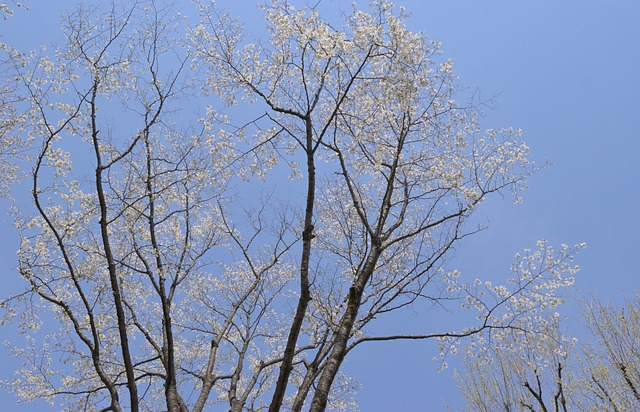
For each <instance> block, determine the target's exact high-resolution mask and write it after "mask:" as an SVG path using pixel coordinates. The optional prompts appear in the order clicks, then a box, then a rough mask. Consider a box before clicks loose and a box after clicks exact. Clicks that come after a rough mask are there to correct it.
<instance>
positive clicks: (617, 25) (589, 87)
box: [0, 0, 640, 411]
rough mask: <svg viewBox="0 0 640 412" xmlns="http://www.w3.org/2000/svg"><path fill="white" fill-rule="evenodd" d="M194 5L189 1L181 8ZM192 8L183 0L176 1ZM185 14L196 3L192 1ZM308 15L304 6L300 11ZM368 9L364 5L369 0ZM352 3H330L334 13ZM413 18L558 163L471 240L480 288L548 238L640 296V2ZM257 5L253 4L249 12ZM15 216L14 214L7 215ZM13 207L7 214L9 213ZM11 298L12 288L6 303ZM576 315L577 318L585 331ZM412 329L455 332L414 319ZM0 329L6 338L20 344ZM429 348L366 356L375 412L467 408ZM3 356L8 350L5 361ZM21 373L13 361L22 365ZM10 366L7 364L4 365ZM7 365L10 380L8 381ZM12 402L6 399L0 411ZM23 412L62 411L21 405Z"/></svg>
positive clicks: (16, 23)
mask: <svg viewBox="0 0 640 412" xmlns="http://www.w3.org/2000/svg"><path fill="white" fill-rule="evenodd" d="M183 1H184V0H183ZM73 3H74V2H73V1H56V2H52V1H50V2H44V1H42V0H31V1H30V2H29V5H30V7H31V9H32V10H31V11H29V12H27V13H24V12H20V13H18V14H17V15H16V16H15V17H14V18H13V19H12V20H11V21H9V22H8V23H7V22H4V21H0V33H1V34H2V35H3V36H4V37H5V38H6V40H7V42H9V40H11V39H22V40H21V41H24V42H26V41H27V40H28V41H33V42H38V43H39V42H44V43H49V42H50V41H51V38H52V37H51V36H52V33H55V31H56V29H57V20H56V19H55V18H53V17H52V16H55V15H56V14H57V12H56V11H55V10H56V9H62V8H64V7H70V5H72V4H73ZM180 3H181V2H180V1H178V4H180ZM184 3H185V5H186V4H187V3H188V2H187V1H184ZM293 3H294V4H300V3H301V2H295V1H294V2H293ZM356 3H357V4H358V5H361V6H364V5H366V2H363V1H358V2H356ZM218 4H219V5H221V6H223V7H229V8H230V9H231V10H232V12H233V13H236V14H238V15H239V16H240V17H241V19H242V20H243V21H244V22H245V24H246V26H247V27H248V28H249V29H252V30H253V31H259V30H260V29H259V28H260V27H261V26H262V20H261V19H260V13H258V12H257V11H255V8H254V6H255V5H257V4H258V2H254V1H242V2H240V1H237V2H235V4H232V2H231V1H229V0H220V1H219V2H218ZM349 4H350V1H346V0H323V7H326V8H340V7H342V8H348V7H349ZM397 4H399V5H403V6H405V7H406V9H407V10H408V11H409V12H411V13H412V14H413V16H412V17H411V19H410V20H409V26H410V27H411V28H412V29H414V30H416V31H423V32H425V33H426V34H427V35H428V36H429V37H430V38H432V39H434V40H438V41H441V42H442V48H443V51H444V56H445V57H451V58H452V59H453V60H454V62H455V71H456V72H457V74H458V75H459V77H460V81H461V83H462V84H463V85H465V86H467V87H469V88H470V89H471V90H473V89H475V88H478V89H479V90H480V91H481V92H482V95H483V96H484V97H490V96H494V95H495V96H496V98H495V104H494V106H495V108H494V109H493V110H491V111H489V112H487V115H486V117H485V119H484V120H483V122H482V125H483V126H484V127H487V128H488V127H501V126H514V127H519V128H522V129H523V130H524V137H525V140H526V141H527V143H528V144H529V146H530V147H531V149H532V152H531V153H532V158H533V159H534V160H536V161H537V162H538V163H544V162H545V161H546V160H548V161H549V162H550V163H552V164H551V165H550V166H549V167H548V168H546V169H545V170H542V171H540V172H539V173H538V174H537V175H535V176H533V177H532V178H531V179H530V182H529V190H528V191H527V192H525V195H524V199H525V201H524V204H523V205H519V206H513V205H512V204H511V198H509V197H506V198H505V199H504V200H494V201H491V202H488V203H487V204H485V205H483V206H482V207H481V208H480V210H479V213H478V216H477V221H478V222H479V223H481V224H486V225H488V229H487V230H486V231H484V232H481V233H480V234H478V235H477V236H476V237H474V238H471V239H468V240H466V241H465V242H464V243H463V244H462V246H461V247H460V248H459V249H458V252H457V256H456V259H457V260H456V262H455V265H454V266H456V267H458V268H459V269H460V270H461V271H462V272H463V273H469V274H472V276H477V277H480V278H491V277H492V276H493V275H494V274H497V275H498V276H500V274H502V273H504V272H505V271H506V270H507V269H508V268H509V265H510V263H511V259H512V257H513V255H514V254H515V253H516V252H517V251H519V250H521V249H522V248H524V247H528V246H533V245H534V244H535V241H536V240H538V239H540V238H547V239H548V240H549V242H550V243H552V244H560V243H567V244H573V243H578V242H586V243H587V245H588V247H587V249H586V250H585V251H584V252H582V253H581V255H580V256H579V260H578V262H579V263H580V265H581V266H582V271H581V272H580V273H579V274H578V276H577V279H576V285H577V290H578V292H577V293H579V294H582V295H587V294H588V293H591V292H594V291H595V292H597V294H598V296H600V297H601V298H602V299H604V300H611V301H613V302H620V301H621V300H622V299H623V298H624V296H625V293H626V294H627V295H631V294H634V293H636V291H638V289H639V286H640V277H639V276H640V273H639V272H640V271H639V269H638V267H639V266H640V265H639V264H638V263H639V260H640V257H639V256H640V254H638V252H637V249H638V247H639V246H640V241H639V240H638V234H639V233H640V214H638V213H637V211H636V210H637V208H638V205H639V204H640V182H638V179H639V178H640V161H639V160H638V156H639V153H640V128H639V127H638V125H637V120H638V119H640V97H639V96H640V25H638V17H640V3H638V2H636V1H633V0H627V1H616V0H612V1H608V2H601V1H592V0H588V1H585V0H583V1H575V0H563V1H557V0H555V1H552V0H536V1H513V0H485V1H477V0H420V1H418V0H414V1H397ZM249 6H250V7H249ZM1 205H2V206H3V207H5V206H6V204H5V203H2V204H1ZM5 210H6V208H5V209H4V210H3V211H2V212H3V213H4V211H5ZM0 224H1V225H2V227H1V228H0V230H1V231H2V232H3V237H2V238H1V240H0V242H1V246H2V248H0V262H2V263H0V270H1V271H2V272H1V274H0V276H2V282H3V284H4V285H8V286H7V287H8V288H9V289H13V290H16V288H18V285H19V283H18V282H17V281H16V278H17V275H16V273H15V271H13V270H12V268H13V267H15V256H16V255H15V250H16V249H17V244H16V242H15V240H16V239H15V236H12V235H11V234H10V233H11V226H10V222H9V220H8V219H4V218H3V219H1V220H0ZM8 293H10V290H6V289H5V290H4V291H3V293H2V295H3V296H5V295H6V294H8ZM575 310H576V306H575V305H569V306H568V307H567V308H566V311H565V312H566V315H567V316H568V321H569V322H572V321H573V317H572V316H573V315H575V313H574V312H573V311H575ZM402 321H403V322H425V321H435V322H440V323H442V322H446V321H447V320H446V319H437V320H432V319H429V313H416V314H414V315H413V316H412V317H411V316H410V317H406V318H403V319H402ZM11 333H12V332H11V331H10V330H8V329H7V328H2V329H0V340H5V339H7V338H8V337H10V335H11ZM436 353H437V352H436V349H435V345H434V344H432V343H427V342H404V343H402V342H400V343H399V342H396V343H386V344H378V345H377V346H371V347H368V348H366V349H362V350H357V351H354V352H353V353H352V354H351V355H350V356H352V358H351V359H350V360H349V361H348V362H347V364H346V366H347V370H348V372H350V373H352V374H353V375H354V376H355V377H356V379H357V380H359V381H360V382H361V383H362V384H363V385H364V388H363V389H362V391H361V392H360V394H359V396H358V398H359V400H360V404H361V409H362V410H363V411H387V410H398V411H404V410H406V411H419V410H429V411H432V410H433V411H439V410H446V408H445V401H446V402H448V403H450V404H451V405H452V406H456V407H458V408H459V407H460V406H461V403H460V400H459V399H457V398H458V393H457V390H456V385H455V383H454V382H452V380H451V376H452V369H450V370H447V371H445V372H441V373H436V368H437V364H435V363H434V362H433V361H432V360H431V359H432V357H433V356H434V355H435V354H436ZM0 356H2V357H3V358H4V357H5V356H6V352H0ZM11 362H12V363H11V364H14V363H13V361H11ZM3 364H4V362H3ZM8 378H10V375H9V373H8V370H7V368H6V367H3V368H2V372H1V375H0V379H8ZM14 402H15V400H14V398H13V397H12V396H11V395H9V394H7V393H5V392H2V391H0V406H3V407H11V406H13V405H14ZM13 410H25V411H27V410H28V411H39V410H42V411H45V410H51V409H49V408H47V407H45V406H42V408H38V407H35V406H34V405H23V406H21V407H17V408H14V409H13Z"/></svg>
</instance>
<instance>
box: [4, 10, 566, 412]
mask: <svg viewBox="0 0 640 412" xmlns="http://www.w3.org/2000/svg"><path fill="white" fill-rule="evenodd" d="M263 11H264V14H265V19H266V28H267V31H268V35H269V37H268V38H267V39H266V40H256V41H251V40H249V39H248V38H247V37H246V36H245V35H244V34H243V28H242V26H241V25H240V24H239V23H238V22H237V21H236V20H234V19H233V18H232V17H231V16H230V15H228V14H226V13H225V12H224V11H223V10H221V9H219V8H217V7H216V6H213V5H209V4H204V3H203V4H199V20H198V21H196V22H194V23H192V24H191V26H188V28H185V27H187V25H186V24H185V21H184V18H183V17H181V16H180V15H178V14H176V13H175V11H174V10H172V9H171V7H164V6H162V5H161V4H160V3H157V2H152V1H149V2H146V1H143V2H138V3H135V4H134V5H126V4H113V5H112V6H111V7H110V8H108V9H106V10H105V9H101V8H100V7H99V6H90V5H82V6H79V8H78V9H77V10H76V11H75V12H73V13H71V14H69V15H67V16H66V18H65V20H64V24H63V27H64V30H65V37H66V40H67V43H66V44H64V45H61V46H59V47H57V48H55V49H54V50H51V51H49V50H42V51H40V52H37V53H36V52H34V53H30V54H20V53H19V52H17V51H13V52H12V54H11V55H10V59H9V61H8V62H6V63H7V64H6V65H5V66H3V67H7V70H10V71H11V73H12V76H14V77H15V78H16V79H17V80H18V83H16V85H17V86H16V87H17V89H16V92H17V93H18V94H17V95H18V96H20V97H21V98H22V99H24V101H23V103H22V104H23V106H24V107H25V113H26V114H25V116H24V118H20V119H19V120H18V123H17V125H18V129H17V130H19V131H20V133H19V134H18V135H19V136H21V138H22V139H23V140H24V141H30V142H32V151H31V155H30V156H31V157H30V162H31V166H32V169H31V172H30V193H31V203H32V205H33V208H32V209H31V210H30V211H29V210H26V208H25V209H24V210H23V209H22V208H21V209H20V211H19V213H18V217H17V220H16V227H17V229H18V230H19V231H20V235H21V245H20V251H19V255H18V256H19V273H20V275H21V276H22V277H23V278H24V279H25V280H26V281H27V282H28V287H27V289H26V290H25V291H24V293H22V294H19V295H17V296H14V297H12V298H10V299H8V300H6V301H4V302H3V306H5V307H6V309H7V312H6V319H7V320H14V321H15V322H17V323H18V325H19V326H20V327H21V328H22V330H23V332H24V337H25V339H26V342H27V345H26V346H17V347H16V348H15V353H16V355H18V356H20V357H22V359H23V360H24V362H25V367H24V368H23V369H22V370H21V371H18V376H17V377H16V378H15V379H13V380H12V381H10V382H8V384H9V385H10V386H11V387H12V388H13V389H14V390H15V391H16V393H17V394H18V395H20V396H21V397H23V398H25V399H27V400H30V399H38V398H43V399H47V400H50V401H51V402H59V403H60V404H62V405H64V407H65V408H67V409H66V410H84V409H97V410H105V411H106V410H110V411H122V410H132V411H138V410H160V409H167V410H169V411H187V410H193V411H202V410H205V409H208V408H211V407H212V405H217V404H225V405H226V408H230V409H231V410H232V411H242V410H259V409H260V408H263V407H264V408H267V407H268V408H269V410H271V411H278V410H282V409H291V410H294V411H300V410H302V409H309V410H312V411H322V410H325V409H327V408H329V409H336V410H345V409H347V408H355V407H356V405H357V404H356V402H355V398H354V391H355V388H356V385H355V384H354V382H353V380H352V378H351V377H349V376H346V375H344V374H343V373H342V372H341V367H342V364H343V362H344V359H345V357H346V356H347V355H348V354H349V353H350V352H351V351H352V350H354V349H356V348H358V347H360V346H361V345H363V344H369V343H371V342H380V341H388V340H403V339H412V340H416V339H417V340H426V339H437V340H439V342H440V345H441V356H442V357H443V360H442V361H441V362H442V363H441V364H442V365H444V358H446V356H447V355H449V354H453V353H455V351H456V346H457V345H459V342H458V341H459V340H460V339H462V338H465V337H470V336H498V337H499V336H502V335H501V334H505V333H508V332H509V331H514V330H515V331H520V332H522V333H525V332H526V333H536V332H539V329H538V328H537V326H538V325H537V323H536V322H535V321H534V319H535V317H532V316H533V315H532V313H533V311H535V310H538V309H540V308H543V309H544V310H546V309H547V308H553V307H555V306H557V305H558V304H559V303H560V302H561V299H560V297H559V295H558V291H559V290H560V289H562V288H563V287H565V286H567V285H569V284H571V282H572V278H571V275H573V273H575V272H576V270H577V267H576V266H575V265H574V264H573V262H572V256H573V254H574V253H575V251H576V249H575V248H569V247H565V248H562V249H561V250H555V249H554V248H552V247H550V246H549V245H547V244H546V243H545V242H540V243H539V244H538V246H537V248H538V249H537V250H536V251H534V252H532V251H525V252H524V254H523V255H522V256H518V258H517V260H516V264H515V265H514V268H513V274H514V276H513V278H512V279H511V281H510V282H509V283H508V284H507V285H506V286H493V285H492V284H491V283H490V282H481V281H479V280H475V279H467V278H466V277H465V276H463V275H461V274H460V273H459V272H458V271H456V270H454V268H453V267H452V265H453V263H452V262H450V259H449V258H450V255H451V252H452V251H453V250H454V248H455V246H456V245H457V244H458V243H459V242H460V241H461V240H462V239H464V238H465V237H466V236H469V235H472V234H474V233H475V232H477V231H478V229H477V228H473V227H470V226H469V225H468V223H467V222H468V219H469V217H470V216H471V215H472V213H473V212H474V211H475V210H477V208H478V207H479V206H480V205H481V203H482V202H483V201H484V200H485V199H486V198H488V197H490V196H493V195H500V194H503V195H504V194H508V193H512V194H513V198H514V201H515V202H516V203H517V202H519V201H520V195H521V191H522V189H523V188H524V185H525V183H526V179H527V177H528V176H529V175H530V174H531V173H532V172H533V171H535V167H534V166H533V165H532V164H530V163H529V161H528V160H527V154H528V147H527V146H526V145H525V144H524V142H522V141H521V138H520V134H521V133H520V131H519V130H517V129H512V128H503V129H490V130H484V131H483V130H481V129H480V126H479V123H478V120H477V118H478V114H477V108H476V106H477V103H476V104H474V103H469V104H463V103H460V102H459V100H460V98H461V97H463V96H461V93H460V90H459V86H458V83H457V78H456V76H455V75H454V72H453V63H452V61H451V60H446V59H443V58H441V57H440V48H439V47H440V45H439V44H438V43H437V42H434V41H430V40H429V39H428V38H426V36H424V35H422V34H418V33H413V32H411V31H409V30H408V29H407V27H406V25H405V20H406V19H407V14H406V13H405V12H404V10H402V9H399V10H398V9H396V8H395V7H394V6H393V5H391V4H389V3H387V2H384V1H380V2H374V3H373V4H372V5H371V7H370V9H369V10H368V11H361V10H357V9H354V10H352V11H351V13H350V14H348V15H346V17H344V21H343V22H342V27H340V28H336V27H338V25H337V24H330V23H329V22H327V21H324V20H323V19H322V18H321V16H320V12H319V11H318V10H317V9H315V8H304V9H300V10H299V9H295V8H294V7H293V6H292V5H290V4H289V3H288V2H285V1H274V2H272V3H270V4H269V5H266V6H264V9H263ZM287 175H289V179H291V180H289V181H285V180H286V177H285V176H287ZM283 184H284V185H285V186H286V187H285V188H283V186H282V185H283ZM292 188H293V189H292ZM422 301H426V302H430V303H434V307H442V308H444V309H447V310H451V309H456V308H458V309H461V310H464V309H471V310H474V311H477V313H476V315H477V317H476V320H475V321H473V322H472V324H470V325H467V327H461V328H460V329H457V330H456V329H451V330H430V329H429V328H428V325H415V330H413V331H409V332H404V331H403V332H402V333H395V332H388V331H386V332H385V331H384V330H379V328H376V327H375V325H376V320H377V319H380V318H384V317H385V316H388V315H389V314H391V313H394V312H400V313H402V310H403V309H405V308H409V307H412V306H413V305H417V304H419V302H422ZM433 316H438V313H437V311H436V310H434V315H433ZM54 324H55V325H56V326H55V327H53V326H52V325H54Z"/></svg>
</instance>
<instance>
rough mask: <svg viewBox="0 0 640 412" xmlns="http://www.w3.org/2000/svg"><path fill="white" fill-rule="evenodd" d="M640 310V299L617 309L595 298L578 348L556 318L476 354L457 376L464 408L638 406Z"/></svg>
mask: <svg viewBox="0 0 640 412" xmlns="http://www.w3.org/2000/svg"><path fill="white" fill-rule="evenodd" d="M639 309H640V298H638V296H636V297H635V298H634V299H632V300H627V301H626V305H625V307H623V308H622V309H620V310H618V309H616V308H614V307H613V306H611V305H603V304H602V303H600V302H599V301H598V300H597V299H594V300H593V301H592V302H591V303H589V304H587V305H586V311H585V315H586V321H587V322H586V326H587V330H588V332H590V333H591V335H590V336H588V337H586V338H585V342H586V343H584V344H581V345H577V344H576V343H577V340H576V339H572V340H569V339H568V338H567V337H565V336H564V334H563V333H562V331H561V326H560V324H559V322H558V318H557V315H556V316H553V317H552V318H551V321H548V322H544V323H545V328H544V329H542V330H540V331H539V332H538V333H535V334H533V333H521V332H512V333H509V334H508V335H506V336H502V337H500V339H498V340H494V342H492V344H491V345H490V346H488V348H490V349H488V350H486V351H484V352H478V351H475V350H474V351H472V352H471V353H470V356H467V357H466V358H465V367H464V368H463V370H462V372H461V373H460V374H459V381H460V389H461V391H462V394H463V395H464V397H465V399H466V400H467V410H472V411H567V410H581V411H603V410H612V411H632V410H637V409H638V407H640V397H638V384H639V382H640V374H639V373H638V368H637V365H638V353H640V339H639V338H638V337H639V336H640V333H639V331H638V315H639V313H640V312H639ZM480 353H482V354H480Z"/></svg>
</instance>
